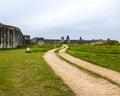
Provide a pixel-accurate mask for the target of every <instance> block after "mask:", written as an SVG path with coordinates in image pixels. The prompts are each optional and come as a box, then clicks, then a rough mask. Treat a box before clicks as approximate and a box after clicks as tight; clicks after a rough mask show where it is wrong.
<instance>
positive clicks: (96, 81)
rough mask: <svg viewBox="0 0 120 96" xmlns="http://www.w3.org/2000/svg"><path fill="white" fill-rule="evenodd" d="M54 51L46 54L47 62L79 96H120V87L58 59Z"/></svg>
mask: <svg viewBox="0 0 120 96" xmlns="http://www.w3.org/2000/svg"><path fill="white" fill-rule="evenodd" d="M54 51H55V50H50V51H48V52H46V53H45V54H44V56H43V57H44V59H45V61H46V62H47V63H48V64H49V66H50V67H51V68H52V69H53V70H54V72H55V73H56V74H57V75H58V76H60V77H61V78H62V80H63V81H64V82H65V83H66V84H67V85H68V86H69V87H70V88H71V89H72V90H73V92H75V93H76V95H77V96H120V88H119V87H117V86H115V85H113V84H111V83H109V82H107V81H106V80H104V79H100V78H95V77H92V76H91V75H88V74H87V73H85V72H83V71H81V70H79V69H78V68H76V67H74V66H72V65H70V64H68V63H67V62H65V61H63V60H61V59H60V58H59V57H57V56H56V55H55V53H54ZM70 61H71V60H70Z"/></svg>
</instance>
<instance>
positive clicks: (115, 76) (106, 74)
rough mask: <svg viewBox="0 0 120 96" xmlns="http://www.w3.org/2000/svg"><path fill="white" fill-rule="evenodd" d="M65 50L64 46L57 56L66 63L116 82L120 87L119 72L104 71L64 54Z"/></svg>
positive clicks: (101, 68) (104, 69) (65, 46)
mask: <svg viewBox="0 0 120 96" xmlns="http://www.w3.org/2000/svg"><path fill="white" fill-rule="evenodd" d="M67 48H68V46H67V45H64V46H63V48H62V49H61V50H60V51H59V54H60V55H61V56H62V57H63V58H65V59H66V60H68V61H70V62H72V63H74V64H76V65H78V66H81V67H83V68H85V69H88V70H90V71H92V72H95V73H97V74H100V75H101V76H104V77H107V78H108V79H110V80H112V81H114V82H117V83H118V84H119V85H120V73H119V72H116V71H113V70H110V69H106V68H103V67H100V66H97V65H94V64H91V63H89V62H87V61H84V60H81V59H78V58H76V57H73V56H71V55H69V54H67V53H65V51H66V50H67Z"/></svg>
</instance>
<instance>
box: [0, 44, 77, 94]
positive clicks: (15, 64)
mask: <svg viewBox="0 0 120 96" xmlns="http://www.w3.org/2000/svg"><path fill="white" fill-rule="evenodd" d="M55 46H56V47H60V46H61V45H34V46H33V45H31V46H28V47H30V49H31V53H25V51H26V50H25V48H18V49H11V50H7V49H6V50H4V51H2V49H1V51H0V96H74V95H75V94H74V93H73V92H72V91H71V90H70V89H69V88H68V87H67V86H66V85H65V84H64V83H63V82H62V80H61V79H60V78H59V77H58V76H56V74H55V73H54V72H53V70H51V68H50V67H49V66H48V65H47V64H46V62H45V61H44V59H43V57H42V56H43V54H44V53H45V52H46V51H47V50H50V49H53V48H54V47H55Z"/></svg>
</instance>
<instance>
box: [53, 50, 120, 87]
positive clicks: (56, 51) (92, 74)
mask: <svg viewBox="0 0 120 96" xmlns="http://www.w3.org/2000/svg"><path fill="white" fill-rule="evenodd" d="M59 50H60V49H57V50H55V54H56V55H57V56H58V57H59V58H60V59H62V60H64V61H65V62H67V63H68V64H70V65H72V66H75V67H77V68H78V69H80V70H81V71H83V72H85V73H87V74H89V75H91V76H93V77H96V78H102V79H105V80H106V81H108V82H110V83H112V84H114V85H116V86H118V87H120V84H119V83H117V82H115V81H113V80H111V79H109V78H107V77H105V76H102V75H100V74H98V73H95V72H93V71H90V70H88V69H86V68H84V67H81V66H79V65H77V64H75V63H73V62H71V61H68V60H67V59H65V58H64V57H62V56H61V55H60V54H59V53H58V52H59Z"/></svg>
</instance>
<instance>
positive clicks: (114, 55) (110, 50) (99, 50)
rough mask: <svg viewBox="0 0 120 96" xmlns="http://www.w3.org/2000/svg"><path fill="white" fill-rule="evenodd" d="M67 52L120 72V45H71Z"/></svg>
mask: <svg viewBox="0 0 120 96" xmlns="http://www.w3.org/2000/svg"><path fill="white" fill-rule="evenodd" d="M67 53H69V54H71V55H73V56H75V57H77V58H80V59H83V60H86V61H89V62H92V63H93V64H96V65H99V66H102V67H105V68H108V69H112V70H115V71H118V72H120V45H80V44H78V45H69V48H68V49H67Z"/></svg>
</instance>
